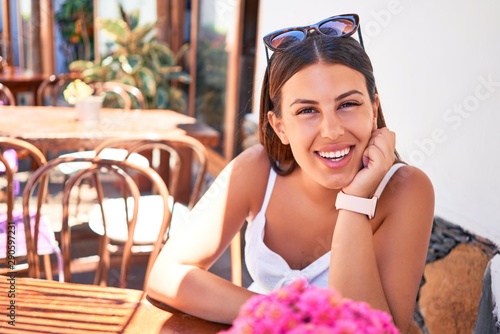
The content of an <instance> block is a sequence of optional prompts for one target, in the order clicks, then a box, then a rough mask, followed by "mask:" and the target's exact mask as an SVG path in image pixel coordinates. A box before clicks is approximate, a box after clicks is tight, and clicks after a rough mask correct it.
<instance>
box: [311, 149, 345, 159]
mask: <svg viewBox="0 0 500 334" xmlns="http://www.w3.org/2000/svg"><path fill="white" fill-rule="evenodd" d="M350 150H351V147H346V148H344V149H343V150H340V151H335V152H318V154H319V156H320V157H322V158H325V159H338V158H343V157H344V156H346V155H347V154H348V153H349V151H350Z"/></svg>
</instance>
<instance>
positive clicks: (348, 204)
mask: <svg viewBox="0 0 500 334" xmlns="http://www.w3.org/2000/svg"><path fill="white" fill-rule="evenodd" d="M377 200H378V197H376V196H373V197H372V198H363V197H357V196H352V195H347V194H345V193H344V192H343V191H339V193H338V195H337V200H336V201H335V208H336V209H337V210H340V209H343V210H348V211H352V212H357V213H361V214H365V215H367V216H368V218H369V219H372V218H373V217H375V211H376V209H377Z"/></svg>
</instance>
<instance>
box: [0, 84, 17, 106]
mask: <svg viewBox="0 0 500 334" xmlns="http://www.w3.org/2000/svg"><path fill="white" fill-rule="evenodd" d="M0 105H10V106H15V105H16V98H15V96H14V94H12V91H11V90H10V89H9V88H8V87H7V86H5V85H4V84H2V83H0Z"/></svg>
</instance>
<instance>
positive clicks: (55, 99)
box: [36, 72, 83, 106]
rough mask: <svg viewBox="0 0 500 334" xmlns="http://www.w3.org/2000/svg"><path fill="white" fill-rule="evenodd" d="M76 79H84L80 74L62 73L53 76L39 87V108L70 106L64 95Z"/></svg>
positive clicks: (37, 101)
mask: <svg viewBox="0 0 500 334" xmlns="http://www.w3.org/2000/svg"><path fill="white" fill-rule="evenodd" d="M76 79H80V80H83V79H82V76H81V75H80V74H79V73H74V72H71V73H62V74H58V75H55V74H53V75H51V76H50V77H48V78H47V79H45V80H44V81H42V83H41V84H40V86H39V87H38V91H37V94H36V103H37V105H39V106H44V105H49V106H62V105H69V103H67V102H66V101H65V100H64V98H63V97H62V93H63V91H64V89H65V88H66V86H68V84H69V83H70V82H72V81H75V80H76Z"/></svg>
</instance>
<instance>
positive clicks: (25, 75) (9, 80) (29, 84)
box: [0, 66, 47, 104]
mask: <svg viewBox="0 0 500 334" xmlns="http://www.w3.org/2000/svg"><path fill="white" fill-rule="evenodd" d="M46 77H47V76H45V75H44V74H42V73H35V72H33V71H29V70H24V69H22V68H19V67H12V66H9V67H6V68H4V69H3V71H1V72H0V83H2V84H4V85H5V86H7V87H8V88H9V89H10V90H11V91H12V93H13V94H14V96H15V97H16V100H17V94H19V93H22V92H31V93H32V94H33V104H36V92H37V91H38V87H39V86H40V84H41V83H42V81H43V80H45V78H46Z"/></svg>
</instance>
